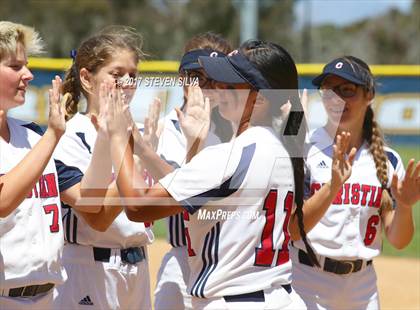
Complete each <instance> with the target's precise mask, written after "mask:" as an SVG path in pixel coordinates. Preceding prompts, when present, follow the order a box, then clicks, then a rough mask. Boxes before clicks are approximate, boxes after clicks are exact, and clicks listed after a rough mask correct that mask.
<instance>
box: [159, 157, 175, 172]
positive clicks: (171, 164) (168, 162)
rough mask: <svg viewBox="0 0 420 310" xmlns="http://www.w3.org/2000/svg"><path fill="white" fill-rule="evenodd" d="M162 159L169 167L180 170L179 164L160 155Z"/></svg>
mask: <svg viewBox="0 0 420 310" xmlns="http://www.w3.org/2000/svg"><path fill="white" fill-rule="evenodd" d="M160 158H162V159H163V160H164V161H166V163H167V164H168V165H170V166H172V167H173V168H174V169H178V168H180V166H179V165H178V163H177V162H175V161H173V160H169V159H166V157H165V156H164V155H160Z"/></svg>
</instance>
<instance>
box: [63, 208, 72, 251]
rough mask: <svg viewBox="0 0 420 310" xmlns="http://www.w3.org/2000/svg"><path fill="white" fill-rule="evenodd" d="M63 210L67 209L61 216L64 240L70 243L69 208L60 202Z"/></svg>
mask: <svg viewBox="0 0 420 310" xmlns="http://www.w3.org/2000/svg"><path fill="white" fill-rule="evenodd" d="M61 204H62V205H63V207H64V208H68V209H67V212H66V214H65V215H64V216H63V223H65V226H66V229H65V233H64V240H66V241H67V242H69V243H72V241H71V240H70V221H71V208H70V207H68V206H67V205H65V204H64V203H63V202H61Z"/></svg>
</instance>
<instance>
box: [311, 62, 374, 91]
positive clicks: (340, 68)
mask: <svg viewBox="0 0 420 310" xmlns="http://www.w3.org/2000/svg"><path fill="white" fill-rule="evenodd" d="M330 74H334V75H337V76H339V77H342V78H343V79H345V80H347V81H350V82H353V83H355V84H357V85H366V80H365V79H364V74H363V72H362V70H361V68H359V66H352V65H351V64H350V63H349V62H348V60H346V59H344V58H337V59H334V60H333V61H331V62H330V63H328V64H327V65H325V67H324V69H323V70H322V73H321V74H320V75H318V76H317V77H316V78H314V79H313V80H312V84H313V85H314V86H317V87H320V86H321V84H322V81H324V79H325V78H326V77H327V76H328V75H330Z"/></svg>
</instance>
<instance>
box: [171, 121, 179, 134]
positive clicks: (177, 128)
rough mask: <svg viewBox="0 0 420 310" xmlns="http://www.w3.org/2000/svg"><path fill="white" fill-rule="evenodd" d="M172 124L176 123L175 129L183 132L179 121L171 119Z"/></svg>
mask: <svg viewBox="0 0 420 310" xmlns="http://www.w3.org/2000/svg"><path fill="white" fill-rule="evenodd" d="M171 121H172V124H173V125H174V127H175V129H176V130H178V131H179V132H181V127H180V126H179V122H178V121H177V120H175V119H171Z"/></svg>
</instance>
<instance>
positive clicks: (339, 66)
mask: <svg viewBox="0 0 420 310" xmlns="http://www.w3.org/2000/svg"><path fill="white" fill-rule="evenodd" d="M342 67H343V63H342V62H341V61H340V62H337V64H336V65H335V68H336V69H341V68H342Z"/></svg>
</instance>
